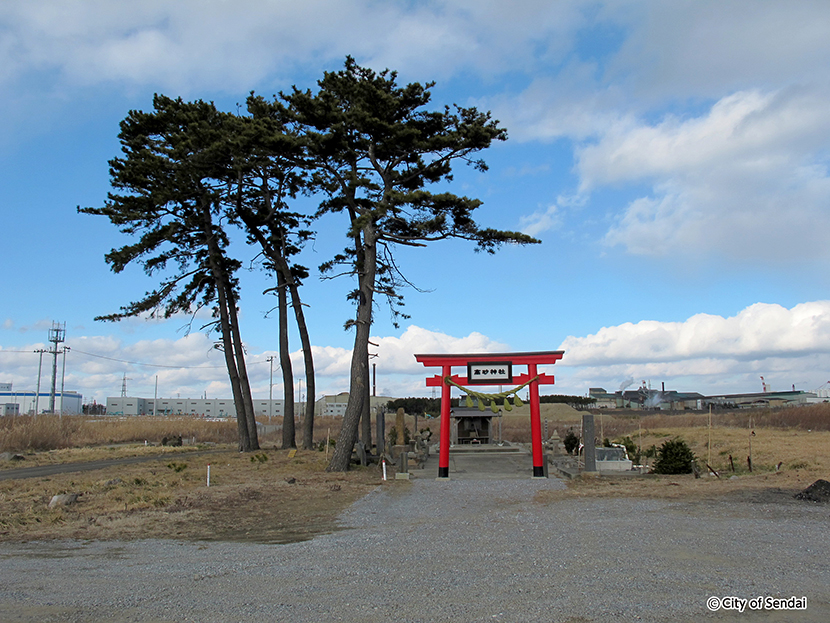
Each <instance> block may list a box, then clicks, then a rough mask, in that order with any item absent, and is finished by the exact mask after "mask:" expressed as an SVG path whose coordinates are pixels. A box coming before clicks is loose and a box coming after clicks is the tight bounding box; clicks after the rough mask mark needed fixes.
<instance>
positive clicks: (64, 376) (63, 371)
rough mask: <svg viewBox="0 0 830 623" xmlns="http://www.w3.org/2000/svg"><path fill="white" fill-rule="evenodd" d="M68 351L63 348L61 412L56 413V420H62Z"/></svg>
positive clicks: (66, 348) (65, 347)
mask: <svg viewBox="0 0 830 623" xmlns="http://www.w3.org/2000/svg"><path fill="white" fill-rule="evenodd" d="M68 351H69V347H68V346H64V347H63V370H61V410H60V411H58V419H61V418H63V389H64V381H65V380H66V353H67V352H68Z"/></svg>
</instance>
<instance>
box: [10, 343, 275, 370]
mask: <svg viewBox="0 0 830 623" xmlns="http://www.w3.org/2000/svg"><path fill="white" fill-rule="evenodd" d="M38 352H39V351H37V350H7V349H2V348H0V355H2V354H3V353H34V354H37V353H38ZM43 352H49V351H43ZM72 352H73V353H78V354H80V355H86V356H87V357H95V358H97V359H106V360H107V361H116V362H118V363H129V364H131V365H134V366H147V367H149V368H171V369H174V370H211V369H214V368H215V369H217V370H219V369H224V368H225V366H171V365H165V364H162V363H144V362H141V361H128V360H127V359H118V358H116V357H107V356H106V355H96V354H95V353H87V352H85V351H82V350H76V349H75V347H72ZM264 363H268V360H267V359H266V360H264V361H247V362H246V364H247V365H249V366H256V365H261V364H264Z"/></svg>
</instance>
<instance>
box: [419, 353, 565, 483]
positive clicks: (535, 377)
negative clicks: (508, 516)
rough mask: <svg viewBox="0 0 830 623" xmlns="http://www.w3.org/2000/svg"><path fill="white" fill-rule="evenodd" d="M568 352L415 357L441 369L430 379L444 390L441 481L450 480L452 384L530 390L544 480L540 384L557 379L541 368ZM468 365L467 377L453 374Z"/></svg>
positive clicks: (537, 472) (537, 461) (536, 472)
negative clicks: (517, 369) (519, 370)
mask: <svg viewBox="0 0 830 623" xmlns="http://www.w3.org/2000/svg"><path fill="white" fill-rule="evenodd" d="M563 354H564V351H561V350H548V351H538V352H529V353H477V354H460V355H415V359H416V361H418V362H420V363H422V364H424V366H426V367H428V368H432V367H440V368H441V374H440V375H435V376H431V377H427V380H426V381H427V387H440V388H441V436H440V440H439V448H440V450H439V453H438V478H449V477H450V389H451V388H450V384H449V382H448V381H452V382H453V383H457V384H458V385H464V386H467V385H491V386H497V385H512V384H515V385H522V384H525V383H529V389H530V433H531V441H532V443H531V448H532V451H533V477H534V478H544V477H545V467H544V457H543V455H542V423H541V417H540V409H539V385H553V383H554V378H553V376H551V375H547V374H538V373H537V366H539V365H550V364H554V363H556V362H557V361H559V360H560V359H562V355H563ZM524 365H526V366H527V373H525V374H520V375H518V376H514V375H513V366H524ZM453 366H455V367H460V366H464V367H466V368H467V376H466V377H464V376H458V375H453V374H452V368H453Z"/></svg>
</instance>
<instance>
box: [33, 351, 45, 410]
mask: <svg viewBox="0 0 830 623" xmlns="http://www.w3.org/2000/svg"><path fill="white" fill-rule="evenodd" d="M35 352H36V353H40V361H39V362H38V364H37V390H35V417H37V415H38V413H39V412H40V375H41V372H43V353H45V352H48V351H47V350H45V349H43V348H41V349H39V350H36V351H35Z"/></svg>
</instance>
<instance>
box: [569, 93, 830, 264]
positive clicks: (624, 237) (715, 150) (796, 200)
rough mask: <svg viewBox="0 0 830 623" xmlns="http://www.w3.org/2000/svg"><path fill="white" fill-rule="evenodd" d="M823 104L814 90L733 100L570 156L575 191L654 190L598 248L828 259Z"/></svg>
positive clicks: (829, 139) (827, 124)
mask: <svg viewBox="0 0 830 623" xmlns="http://www.w3.org/2000/svg"><path fill="white" fill-rule="evenodd" d="M829 105H830V97H828V96H827V95H826V94H825V93H824V92H822V91H818V90H815V89H811V90H808V89H791V90H785V91H782V92H777V93H768V94H762V93H759V92H757V91H752V92H742V93H735V94H733V95H730V96H728V97H725V98H723V99H722V100H720V101H719V102H717V103H716V104H715V105H714V106H713V107H712V108H711V110H710V111H709V112H708V113H707V114H706V115H704V116H701V117H698V118H694V119H684V120H680V119H677V118H673V117H668V118H666V119H665V120H663V121H661V122H660V123H658V124H655V125H647V124H642V125H638V126H636V127H622V128H618V129H616V130H614V131H612V132H609V133H607V134H606V135H605V136H603V137H602V139H601V140H600V141H599V142H598V143H597V144H595V145H590V146H585V147H583V148H581V149H579V150H578V151H577V158H578V164H577V169H578V171H579V173H580V176H581V179H582V188H583V190H584V191H589V190H590V189H592V188H596V187H598V186H601V185H607V184H616V183H621V182H629V183H635V182H642V181H651V182H652V183H653V194H652V196H647V197H641V198H639V199H636V200H635V201H633V202H631V203H630V204H629V205H628V207H627V208H626V210H625V212H624V213H623V214H622V215H621V216H620V217H619V219H618V220H617V222H616V223H615V224H614V226H612V228H611V229H610V230H609V231H608V234H607V236H606V239H605V242H606V243H607V244H609V245H623V246H624V247H625V248H626V249H627V250H628V251H629V252H631V253H635V254H647V255H668V254H669V252H671V253H672V254H676V255H680V256H688V255H700V254H705V253H708V252H712V251H714V252H716V253H717V254H718V255H720V256H723V255H725V256H731V257H737V258H743V259H747V258H751V259H758V260H768V259H776V260H788V261H794V260H798V259H803V258H810V259H814V258H821V259H827V257H828V251H827V250H826V245H825V244H823V243H822V240H823V235H822V233H821V231H820V229H819V228H817V227H815V224H816V223H819V222H821V221H823V220H824V219H825V217H826V215H827V206H828V205H830V177H828V174H827V169H826V160H825V159H826V149H827V146H828V145H830V120H828V118H827V115H826V114H825V112H824V111H825V110H826V109H827V107H828V106H829Z"/></svg>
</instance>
